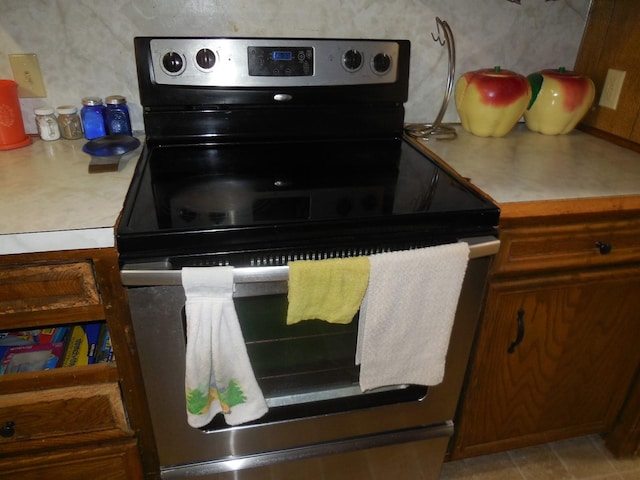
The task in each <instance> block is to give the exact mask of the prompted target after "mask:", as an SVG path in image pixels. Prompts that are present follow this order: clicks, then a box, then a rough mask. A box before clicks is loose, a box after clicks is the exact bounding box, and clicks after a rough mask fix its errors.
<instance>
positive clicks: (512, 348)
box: [507, 309, 524, 353]
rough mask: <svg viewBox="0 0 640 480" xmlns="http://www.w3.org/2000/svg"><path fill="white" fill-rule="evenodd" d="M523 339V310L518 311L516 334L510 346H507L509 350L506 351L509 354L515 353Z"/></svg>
mask: <svg viewBox="0 0 640 480" xmlns="http://www.w3.org/2000/svg"><path fill="white" fill-rule="evenodd" d="M523 338H524V310H523V309H520V310H518V333H517V335H516V339H515V340H514V341H513V343H512V344H511V345H509V349H508V350H507V351H508V352H509V353H513V352H515V351H516V347H517V346H518V345H520V344H521V343H522V339H523Z"/></svg>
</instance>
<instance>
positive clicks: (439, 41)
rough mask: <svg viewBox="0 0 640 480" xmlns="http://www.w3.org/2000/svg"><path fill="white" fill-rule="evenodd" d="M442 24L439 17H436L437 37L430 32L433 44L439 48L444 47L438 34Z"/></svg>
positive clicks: (443, 41)
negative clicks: (438, 45)
mask: <svg viewBox="0 0 640 480" xmlns="http://www.w3.org/2000/svg"><path fill="white" fill-rule="evenodd" d="M443 24H444V22H443V21H442V20H440V17H436V26H437V28H438V36H437V37H436V36H435V35H434V34H433V32H431V38H433V41H434V42H438V43H439V44H440V46H442V47H444V43H445V40H443V39H442V34H441V32H440V26H441V25H443Z"/></svg>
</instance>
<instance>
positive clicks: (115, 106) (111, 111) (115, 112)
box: [105, 95, 132, 136]
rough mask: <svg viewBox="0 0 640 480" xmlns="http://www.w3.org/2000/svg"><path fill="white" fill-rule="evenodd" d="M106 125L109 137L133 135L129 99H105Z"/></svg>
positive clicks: (116, 97)
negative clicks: (128, 105)
mask: <svg viewBox="0 0 640 480" xmlns="http://www.w3.org/2000/svg"><path fill="white" fill-rule="evenodd" d="M105 103H106V104H107V108H106V110H105V123H106V124H107V133H108V134H109V135H129V136H132V133H131V119H130V118H129V108H128V107H127V99H126V98H125V97H123V96H122V95H111V96H109V97H107V98H106V99H105Z"/></svg>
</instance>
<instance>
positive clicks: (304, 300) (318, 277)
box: [287, 257, 369, 325]
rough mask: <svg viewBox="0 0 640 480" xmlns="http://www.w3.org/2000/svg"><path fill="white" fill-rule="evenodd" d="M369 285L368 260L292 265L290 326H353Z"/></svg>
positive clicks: (335, 259)
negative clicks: (317, 323)
mask: <svg viewBox="0 0 640 480" xmlns="http://www.w3.org/2000/svg"><path fill="white" fill-rule="evenodd" d="M368 283H369V259H368V258H367V257H351V258H330V259H327V260H300V261H295V262H291V263H289V307H288V310H287V325H292V324H294V323H298V322H300V321H301V320H313V319H318V320H325V321H327V322H330V323H342V324H344V323H349V322H351V320H353V317H354V315H355V314H356V313H357V311H358V309H359V308H360V303H361V302H362V298H363V297H364V293H365V291H366V289H367V284H368Z"/></svg>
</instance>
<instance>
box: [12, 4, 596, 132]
mask: <svg viewBox="0 0 640 480" xmlns="http://www.w3.org/2000/svg"><path fill="white" fill-rule="evenodd" d="M589 3H590V0H560V1H556V2H545V1H544V0H522V2H521V4H520V5H518V4H516V3H512V2H507V1H505V0H456V1H451V0H390V1H382V0H322V1H319V0H262V1H256V0H182V1H180V2H175V1H173V0H110V1H108V2H105V1H99V0H26V1H25V0H0V12H2V13H1V14H0V78H12V72H11V67H10V65H9V59H8V54H10V53H36V54H37V55H38V58H39V61H40V67H41V69H42V74H43V77H44V81H45V86H46V89H47V99H45V101H46V102H47V103H49V104H50V105H52V106H54V107H55V106H57V105H64V104H74V105H77V106H80V99H81V98H82V97H84V96H96V95H97V96H101V97H102V98H104V97H106V96H108V95H112V94H121V95H124V96H126V97H127V100H128V102H129V107H130V110H131V117H132V124H133V127H134V129H142V110H141V107H140V104H139V96H138V89H137V78H136V71H135V61H134V54H133V41H132V39H133V37H134V36H142V35H147V36H160V35H176V36H178V35H179V36H247V37H252V36H260V37H263V36H274V37H355V38H406V39H408V40H410V41H411V42H412V60H411V61H412V66H411V77H410V78H411V80H410V91H409V101H408V103H407V105H406V109H407V113H406V119H407V121H412V122H413V121H419V122H425V121H433V120H434V119H435V117H436V115H437V113H438V111H439V109H440V105H441V103H442V97H443V94H444V89H445V80H446V76H447V50H446V48H445V47H442V46H440V44H438V43H436V42H434V41H433V39H432V37H431V35H432V33H435V32H436V22H435V18H436V17H440V18H441V19H442V20H445V21H447V22H448V23H449V25H450V26H451V29H452V31H453V35H454V38H455V44H456V56H457V62H456V80H457V79H458V77H459V76H460V75H461V74H462V73H464V72H466V71H469V70H476V69H478V68H486V67H492V66H494V65H501V66H502V67H503V68H509V69H511V70H515V71H517V72H519V73H522V74H524V75H527V74H529V73H531V72H534V71H537V70H539V69H542V68H555V67H558V66H566V67H569V68H572V67H573V65H574V62H575V59H576V54H577V52H578V48H579V45H580V40H581V37H582V32H583V30H584V26H585V22H586V18H587V14H588V10H589ZM35 103H42V100H41V99H29V100H23V109H26V110H27V111H28V110H29V109H31V108H32V106H33V104H35ZM457 120H458V116H457V112H456V110H455V106H454V103H453V100H452V101H451V102H450V104H449V108H448V110H447V114H446V115H445V121H457Z"/></svg>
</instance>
